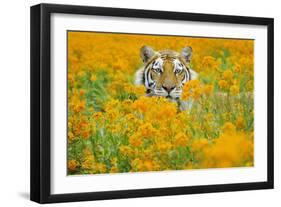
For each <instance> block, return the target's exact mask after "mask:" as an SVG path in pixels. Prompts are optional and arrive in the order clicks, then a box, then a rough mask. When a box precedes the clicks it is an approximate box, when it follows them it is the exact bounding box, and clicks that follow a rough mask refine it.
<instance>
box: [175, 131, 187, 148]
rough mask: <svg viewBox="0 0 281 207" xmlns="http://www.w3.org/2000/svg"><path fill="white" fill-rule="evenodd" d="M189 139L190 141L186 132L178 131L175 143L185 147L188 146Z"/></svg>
mask: <svg viewBox="0 0 281 207" xmlns="http://www.w3.org/2000/svg"><path fill="white" fill-rule="evenodd" d="M188 141H189V138H188V136H186V134H184V133H182V132H180V133H178V134H177V135H176V137H175V141H174V144H175V145H176V146H183V147H185V146H187V144H188Z"/></svg>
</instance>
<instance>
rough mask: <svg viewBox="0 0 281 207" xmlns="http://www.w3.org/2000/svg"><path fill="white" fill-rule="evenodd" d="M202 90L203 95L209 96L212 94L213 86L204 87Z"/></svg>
mask: <svg viewBox="0 0 281 207" xmlns="http://www.w3.org/2000/svg"><path fill="white" fill-rule="evenodd" d="M203 90H204V93H205V94H206V95H207V96H209V95H211V93H212V92H213V90H214V86H213V85H212V84H209V85H205V86H204V88H203Z"/></svg>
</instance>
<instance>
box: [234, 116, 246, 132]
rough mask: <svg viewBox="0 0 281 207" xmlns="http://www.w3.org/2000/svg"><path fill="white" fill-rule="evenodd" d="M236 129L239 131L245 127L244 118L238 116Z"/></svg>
mask: <svg viewBox="0 0 281 207" xmlns="http://www.w3.org/2000/svg"><path fill="white" fill-rule="evenodd" d="M236 127H237V128H238V129H243V128H244V127H245V120H244V118H243V117H242V116H238V117H237V119H236Z"/></svg>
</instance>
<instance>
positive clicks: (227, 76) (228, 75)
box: [223, 70, 233, 80]
mask: <svg viewBox="0 0 281 207" xmlns="http://www.w3.org/2000/svg"><path fill="white" fill-rule="evenodd" d="M223 78H224V79H226V80H231V79H232V78H233V73H232V71H231V70H226V71H224V72H223Z"/></svg>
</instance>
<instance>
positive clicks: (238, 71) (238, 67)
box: [234, 63, 241, 73]
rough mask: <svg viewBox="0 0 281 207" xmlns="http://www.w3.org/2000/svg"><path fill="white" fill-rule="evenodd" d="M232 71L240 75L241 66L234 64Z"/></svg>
mask: <svg viewBox="0 0 281 207" xmlns="http://www.w3.org/2000/svg"><path fill="white" fill-rule="evenodd" d="M234 71H235V72H237V73H240V72H241V66H240V65H239V64H237V63H236V64H235V65H234Z"/></svg>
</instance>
